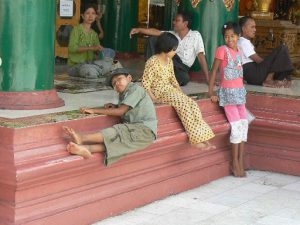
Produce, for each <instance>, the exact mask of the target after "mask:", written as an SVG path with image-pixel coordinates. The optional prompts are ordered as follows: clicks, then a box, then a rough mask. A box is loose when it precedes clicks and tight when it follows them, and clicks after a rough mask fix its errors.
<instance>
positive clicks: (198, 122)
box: [142, 32, 215, 150]
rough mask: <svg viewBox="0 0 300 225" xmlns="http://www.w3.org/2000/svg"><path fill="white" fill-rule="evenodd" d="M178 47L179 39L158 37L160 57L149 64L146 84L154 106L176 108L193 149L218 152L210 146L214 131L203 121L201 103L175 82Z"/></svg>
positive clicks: (150, 59)
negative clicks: (160, 104)
mask: <svg viewBox="0 0 300 225" xmlns="http://www.w3.org/2000/svg"><path fill="white" fill-rule="evenodd" d="M177 46H178V39H177V38H176V37H175V36H174V35H173V34H171V33H169V32H164V33H162V34H161V35H160V36H159V37H158V39H157V44H156V46H155V50H156V54H155V55H154V56H152V57H151V58H149V59H148V61H147V62H146V66H145V70H144V74H143V80H142V84H143V86H144V88H145V89H146V90H147V91H148V93H149V95H150V96H151V98H152V100H153V101H154V102H156V103H165V104H169V105H171V106H173V107H174V108H175V110H176V112H177V114H178V116H179V118H180V120H181V122H182V124H183V126H184V128H185V130H186V132H187V135H188V137H189V141H190V143H191V144H192V145H193V146H195V147H198V148H201V149H203V150H209V149H214V148H215V146H213V145H211V144H210V143H209V142H208V140H210V139H211V138H213V137H214V136H215V135H214V133H213V131H212V130H211V128H210V127H209V126H208V125H207V123H206V122H205V121H204V120H203V118H202V115H201V111H200V109H199V107H198V105H197V103H196V102H195V101H194V100H192V99H191V98H189V97H188V96H187V95H185V94H184V93H183V92H182V90H181V88H180V86H179V84H178V82H177V80H176V78H175V74H174V69H173V62H172V60H171V59H172V57H173V56H174V55H175V54H176V48H177Z"/></svg>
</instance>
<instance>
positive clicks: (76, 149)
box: [67, 142, 92, 159]
mask: <svg viewBox="0 0 300 225" xmlns="http://www.w3.org/2000/svg"><path fill="white" fill-rule="evenodd" d="M67 151H68V152H70V153H71V154H73V155H79V156H82V157H83V158H85V159H88V158H90V157H92V153H90V151H89V150H88V149H87V148H86V147H84V146H82V145H77V144H75V143H74V142H70V143H69V144H68V145H67Z"/></svg>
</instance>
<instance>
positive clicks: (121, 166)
mask: <svg viewBox="0 0 300 225" xmlns="http://www.w3.org/2000/svg"><path fill="white" fill-rule="evenodd" d="M198 103H199V106H200V108H201V110H202V113H203V117H204V119H205V120H206V121H207V122H208V123H209V124H210V125H211V126H212V128H213V130H214V132H215V133H216V137H215V138H214V140H213V144H215V145H216V146H217V149H216V150H213V151H208V152H202V151H200V150H198V149H194V148H192V147H191V146H190V145H189V144H188V142H187V140H188V139H187V135H186V133H185V132H184V130H183V127H182V125H181V123H180V121H179V120H178V118H177V116H176V112H175V111H174V110H173V109H172V108H171V107H169V106H165V105H158V106H157V114H158V118H159V129H158V131H159V132H158V137H159V138H158V139H157V140H156V141H155V143H154V144H153V145H151V146H149V147H148V148H147V149H145V150H142V151H139V152H136V153H133V154H130V155H128V156H126V157H124V159H122V160H121V161H119V162H117V163H116V164H113V165H112V166H109V167H105V166H104V165H103V155H102V154H94V156H93V157H92V158H91V159H89V160H85V159H83V158H81V157H79V156H72V155H69V154H68V153H67V152H66V150H65V148H66V144H67V140H66V139H65V137H64V135H63V132H62V129H61V127H62V126H64V125H67V126H70V127H72V128H74V129H75V130H78V131H80V132H84V133H91V132H96V131H100V130H101V129H103V128H105V127H109V126H111V125H113V124H115V123H117V122H118V121H119V120H118V119H117V118H115V117H106V116H95V117H86V118H81V119H76V120H70V121H65V122H57V123H49V124H41V125H35V126H30V127H23V128H4V127H0V134H1V137H5V138H1V140H0V144H1V151H0V188H1V192H0V200H1V202H0V224H1V225H8V224H9V225H12V224H16V225H21V224H22V225H23V224H26V225H41V224H43V225H52V224H53V225H70V224H72V225H82V224H91V223H92V222H95V221H99V220H101V219H103V218H106V217H109V216H112V215H116V214H119V213H121V212H123V211H126V210H130V209H133V208H135V207H138V206H142V205H144V204H147V203H149V202H152V201H155V200H157V199H161V198H164V197H166V196H168V195H171V194H175V193H178V192H181V191H184V190H188V189H190V188H193V187H197V186H199V185H201V184H204V183H207V182H209V181H212V180H215V179H218V178H220V177H223V176H226V175H228V174H229V163H230V143H229V132H230V126H229V124H228V122H227V120H226V117H225V116H224V112H223V110H222V109H220V108H219V107H218V106H217V105H216V104H212V103H211V102H210V100H208V99H206V100H200V101H198ZM247 107H248V108H249V109H250V110H251V111H252V112H253V113H254V114H255V115H256V117H257V119H256V120H255V121H254V122H253V123H252V124H251V126H250V131H249V141H248V143H247V144H246V153H247V154H246V156H245V161H246V166H247V167H248V168H253V169H266V170H271V171H277V172H285V173H288V174H295V175H297V174H298V175H300V159H299V158H300V147H299V146H300V143H299V140H300V138H299V135H300V132H299V131H300V123H299V122H300V121H299V113H298V112H300V104H299V100H298V99H289V98H280V97H271V96H262V95H257V94H249V95H248V102H247Z"/></svg>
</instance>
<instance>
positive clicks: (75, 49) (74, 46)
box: [69, 27, 103, 53]
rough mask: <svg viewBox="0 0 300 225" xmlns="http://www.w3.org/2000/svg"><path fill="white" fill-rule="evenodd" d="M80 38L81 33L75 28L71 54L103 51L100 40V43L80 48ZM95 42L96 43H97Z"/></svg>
mask: <svg viewBox="0 0 300 225" xmlns="http://www.w3.org/2000/svg"><path fill="white" fill-rule="evenodd" d="M79 36H80V33H79V31H78V28H77V27H74V28H73V30H72V32H71V35H70V41H69V52H70V53H78V52H86V51H94V52H97V51H102V50H103V47H102V46H101V45H100V43H99V39H98V38H97V40H98V42H95V43H93V44H92V46H80V45H79ZM97 40H95V41H97Z"/></svg>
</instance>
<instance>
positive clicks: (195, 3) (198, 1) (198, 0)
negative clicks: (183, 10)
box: [191, 0, 201, 8]
mask: <svg viewBox="0 0 300 225" xmlns="http://www.w3.org/2000/svg"><path fill="white" fill-rule="evenodd" d="M200 2H201V0H191V3H192V6H193V8H196V7H197V5H198V4H199V3H200Z"/></svg>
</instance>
